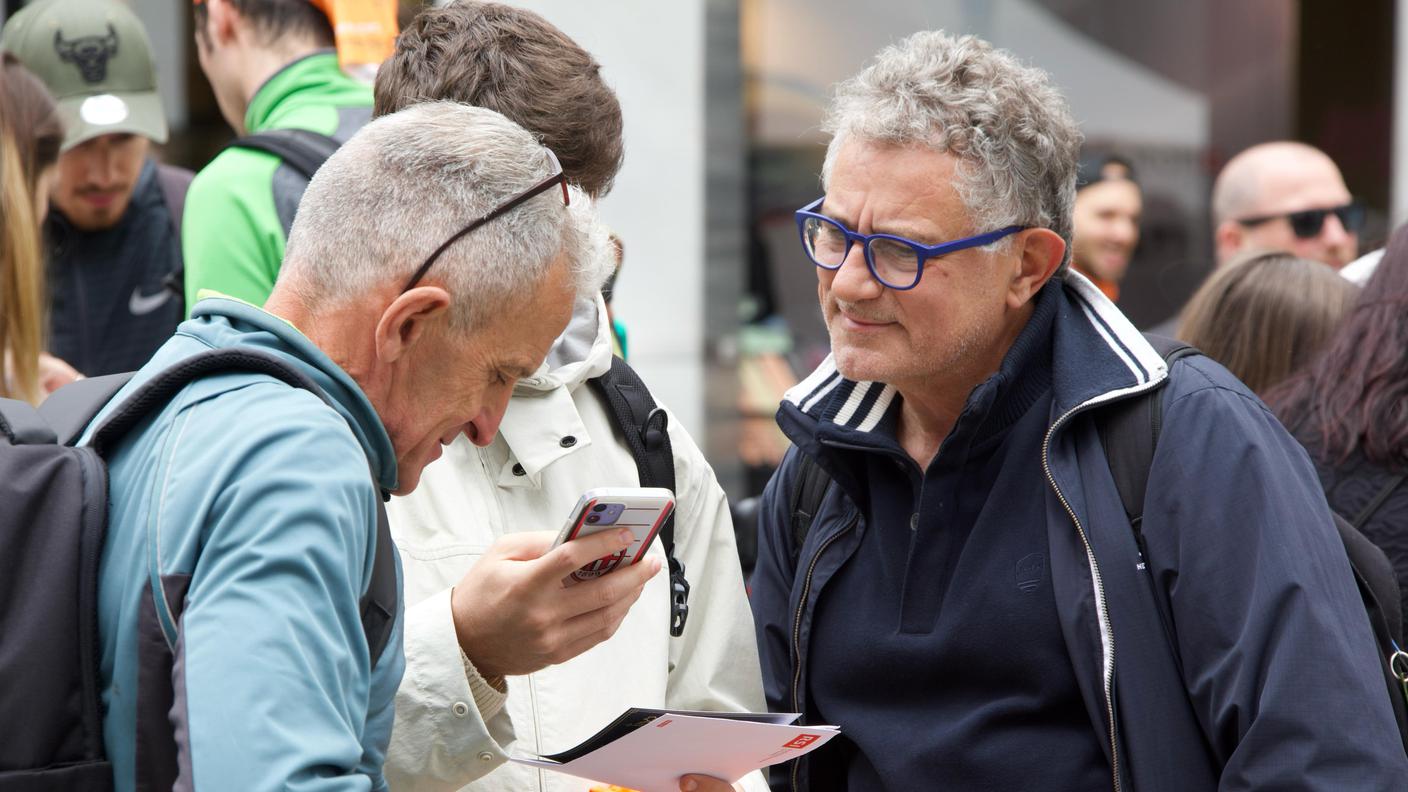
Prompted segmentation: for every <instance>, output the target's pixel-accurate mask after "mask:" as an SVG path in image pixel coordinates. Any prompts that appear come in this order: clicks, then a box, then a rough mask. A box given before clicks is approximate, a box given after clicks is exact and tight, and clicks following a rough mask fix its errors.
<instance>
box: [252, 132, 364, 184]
mask: <svg viewBox="0 0 1408 792" xmlns="http://www.w3.org/2000/svg"><path fill="white" fill-rule="evenodd" d="M341 145H342V144H341V143H339V142H337V141H336V140H334V139H332V138H330V137H328V136H327V135H324V134H321V133H318V132H313V131H311V130H307V129H270V130H267V131H264V132H259V133H256V134H253V135H246V136H244V137H242V138H239V139H238V140H234V141H231V142H230V143H229V144H228V145H227V146H226V148H242V149H251V150H253V151H263V152H265V153H267V154H273V155H274V156H276V157H278V158H279V159H281V160H283V161H284V164H285V165H288V166H289V167H290V168H293V169H294V170H296V171H298V172H299V173H300V174H301V175H302V176H303V177H304V178H305V179H308V180H309V181H312V180H313V174H315V173H317V172H318V169H319V168H321V167H323V163H324V162H327V161H328V157H331V156H332V155H333V152H335V151H337V149H338V147H339V146H341Z"/></svg>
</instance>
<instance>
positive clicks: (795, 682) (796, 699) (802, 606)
mask: <svg viewBox="0 0 1408 792" xmlns="http://www.w3.org/2000/svg"><path fill="white" fill-rule="evenodd" d="M859 519H860V515H855V516H853V517H851V519H850V520H849V521H848V522H847V523H846V526H845V527H844V528H842V529H841V530H839V531H837V532H836V533H834V534H832V535H830V536H828V537H826V541H824V542H822V543H821V547H819V548H817V551H816V555H814V556H812V560H811V563H810V564H808V565H807V576H806V578H805V579H804V580H803V582H802V596H801V598H800V599H799V600H798V602H797V614H796V616H795V617H794V618H793V620H792V709H793V710H794V711H796V712H801V711H802V696H801V684H802V614H803V612H805V611H806V609H807V597H808V596H810V595H811V590H812V574H813V573H814V572H816V565H817V562H818V561H820V560H821V556H822V554H823V553H825V552H826V548H828V547H830V546H831V544H832V543H833V542H835V541H836V540H837V539H840V538H841V537H842V536H845V535H846V534H847V533H850V530H851V529H852V528H854V527H856V522H857V521H858V520H859ZM801 764H802V760H801V759H796V760H793V762H792V792H801V790H800V788H799V787H798V785H797V774H798V772H799V771H800V769H801Z"/></svg>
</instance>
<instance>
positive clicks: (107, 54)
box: [54, 24, 117, 84]
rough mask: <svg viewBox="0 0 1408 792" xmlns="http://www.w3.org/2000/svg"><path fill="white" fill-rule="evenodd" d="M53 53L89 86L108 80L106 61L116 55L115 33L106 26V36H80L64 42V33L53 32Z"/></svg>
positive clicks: (60, 31) (109, 26) (111, 28)
mask: <svg viewBox="0 0 1408 792" xmlns="http://www.w3.org/2000/svg"><path fill="white" fill-rule="evenodd" d="M54 51H55V52H57V53H59V59H60V60H62V61H63V62H64V63H72V64H74V65H75V66H77V67H78V73H79V74H82V75H83V81H84V82H86V83H89V84H92V83H100V82H102V81H103V80H106V79H107V78H108V59H109V58H111V57H112V56H114V55H116V54H117V31H116V30H114V29H113V27H112V25H111V24H109V25H108V34H107V35H106V36H81V37H79V38H76V39H73V40H71V41H65V40H64V32H63V31H62V30H58V31H55V32H54Z"/></svg>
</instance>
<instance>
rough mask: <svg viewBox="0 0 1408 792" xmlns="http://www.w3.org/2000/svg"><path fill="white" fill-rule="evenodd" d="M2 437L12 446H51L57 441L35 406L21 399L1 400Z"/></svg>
mask: <svg viewBox="0 0 1408 792" xmlns="http://www.w3.org/2000/svg"><path fill="white" fill-rule="evenodd" d="M0 376H3V375H0ZM0 435H4V437H5V439H6V440H8V441H10V445H51V444H53V443H54V442H55V440H56V436H55V434H54V430H53V428H52V427H50V426H49V424H48V423H46V422H45V421H44V419H43V417H41V416H40V414H39V411H38V410H36V409H34V405H32V404H30V403H29V402H23V401H20V400H19V399H0Z"/></svg>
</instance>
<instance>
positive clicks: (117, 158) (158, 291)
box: [0, 0, 191, 376]
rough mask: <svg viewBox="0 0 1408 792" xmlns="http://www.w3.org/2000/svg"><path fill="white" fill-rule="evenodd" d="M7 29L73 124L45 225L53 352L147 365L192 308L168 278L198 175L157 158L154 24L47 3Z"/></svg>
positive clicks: (104, 0)
mask: <svg viewBox="0 0 1408 792" xmlns="http://www.w3.org/2000/svg"><path fill="white" fill-rule="evenodd" d="M0 33H2V34H3V35H0V46H3V48H4V49H5V50H6V51H8V52H10V53H12V54H14V55H15V56H16V57H17V58H19V59H20V60H21V61H23V62H24V64H25V66H26V67H27V68H29V69H30V71H32V72H34V74H35V75H37V76H38V77H39V79H40V80H42V81H43V82H44V84H45V86H46V87H47V88H48V89H49V91H50V92H51V93H52V94H53V95H54V98H55V99H57V100H58V108H59V114H60V116H61V118H62V120H63V122H64V128H65V130H66V134H65V137H64V143H63V153H62V154H61V155H60V157H59V178H58V184H57V185H56V187H55V190H54V193H53V196H52V199H51V200H52V203H53V209H54V211H52V212H50V213H49V219H48V220H47V222H46V234H47V236H48V240H49V253H50V261H49V291H50V295H51V296H50V305H49V309H50V327H51V329H50V335H49V347H50V352H51V353H52V354H54V355H55V356H57V357H59V358H62V359H63V360H66V361H68V362H69V363H70V364H71V365H73V366H74V367H75V368H77V369H78V370H79V371H80V372H82V373H84V374H87V375H89V376H95V375H101V374H110V373H113V372H118V371H131V370H133V369H136V368H140V367H141V366H142V364H143V363H145V362H146V361H147V359H148V358H149V357H151V354H152V353H153V352H155V351H156V349H157V347H159V346H161V344H162V343H163V342H164V341H165V340H166V339H167V338H169V337H170V336H171V333H172V331H173V330H175V329H176V324H177V323H178V322H180V320H181V317H182V314H183V309H182V302H181V298H180V294H179V289H177V288H172V287H171V286H169V285H168V281H169V280H170V279H171V277H172V275H173V273H178V272H180V270H181V237H180V219H181V210H182V204H183V202H184V200H185V191H186V187H187V186H188V185H189V184H190V181H191V173H190V172H189V171H185V170H181V169H179V168H173V167H170V166H166V165H161V164H158V163H157V162H156V160H155V159H153V158H152V157H151V156H150V151H149V150H150V146H151V144H152V143H153V142H155V143H165V142H166V117H165V114H164V112H163V110H162V104H161V97H160V96H159V95H158V94H157V85H156V63H155V62H154V61H153V59H152V53H151V44H150V42H149V41H148V40H147V34H146V31H144V30H143V29H142V24H141V22H140V21H139V20H138V19H137V17H136V16H135V15H134V14H133V13H132V12H131V11H130V10H129V9H128V8H127V6H126V5H124V4H123V3H121V2H117V0H41V1H40V2H37V3H32V4H31V5H29V6H27V7H26V8H24V9H23V10H21V11H20V12H19V13H17V14H15V15H14V17H12V18H11V19H10V20H9V22H8V23H7V24H6V25H5V27H4V30H3V31H0Z"/></svg>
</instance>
